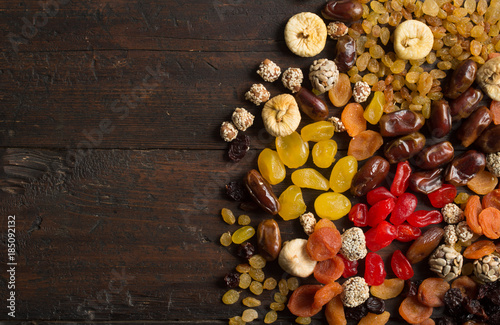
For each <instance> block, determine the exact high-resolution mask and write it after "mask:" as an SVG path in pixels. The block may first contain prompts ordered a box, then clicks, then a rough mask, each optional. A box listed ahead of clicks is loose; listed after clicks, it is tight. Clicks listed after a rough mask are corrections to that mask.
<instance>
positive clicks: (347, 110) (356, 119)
mask: <svg viewBox="0 0 500 325" xmlns="http://www.w3.org/2000/svg"><path fill="white" fill-rule="evenodd" d="M364 112H365V111H364V109H363V106H361V104H358V103H350V104H348V105H347V106H346V107H344V110H343V111H342V115H341V117H340V119H341V120H342V123H343V124H344V126H345V129H346V131H347V134H349V136H351V137H354V136H356V135H358V134H359V133H361V132H363V131H365V130H366V120H365V117H364V116H363V113H364Z"/></svg>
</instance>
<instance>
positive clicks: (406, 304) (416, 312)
mask: <svg viewBox="0 0 500 325" xmlns="http://www.w3.org/2000/svg"><path fill="white" fill-rule="evenodd" d="M432 311H433V308H432V307H428V306H426V305H423V304H421V303H420V302H419V301H418V299H417V297H416V296H410V297H406V298H405V299H404V300H403V302H402V303H401V305H400V306H399V314H400V315H401V317H403V319H404V320H405V321H407V322H408V323H411V324H418V323H421V322H423V321H424V320H426V319H427V318H429V317H431V315H432Z"/></svg>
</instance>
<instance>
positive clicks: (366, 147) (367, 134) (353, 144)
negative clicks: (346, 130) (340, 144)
mask: <svg viewBox="0 0 500 325" xmlns="http://www.w3.org/2000/svg"><path fill="white" fill-rule="evenodd" d="M383 143H384V139H382V136H381V135H380V133H378V132H375V131H372V130H366V131H362V132H360V133H358V135H356V136H355V137H353V138H352V139H351V141H350V142H349V148H348V150H347V154H348V155H349V156H353V157H354V158H356V160H358V161H359V160H365V159H368V158H370V157H371V156H373V155H374V154H375V152H376V151H377V150H378V149H379V148H380V147H381V146H382V144H383Z"/></svg>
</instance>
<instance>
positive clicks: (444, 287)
mask: <svg viewBox="0 0 500 325" xmlns="http://www.w3.org/2000/svg"><path fill="white" fill-rule="evenodd" d="M449 289H450V284H449V283H448V282H446V281H445V280H444V279H441V278H427V279H425V280H424V281H422V283H421V284H420V286H419V287H418V293H417V298H418V301H419V302H421V303H422V304H424V305H426V306H429V307H441V306H444V294H445V293H446V291H448V290H449Z"/></svg>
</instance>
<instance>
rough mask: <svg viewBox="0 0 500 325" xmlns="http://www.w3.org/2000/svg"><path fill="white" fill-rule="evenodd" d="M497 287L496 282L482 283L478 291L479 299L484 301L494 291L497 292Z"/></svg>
mask: <svg viewBox="0 0 500 325" xmlns="http://www.w3.org/2000/svg"><path fill="white" fill-rule="evenodd" d="M495 289H496V285H495V283H494V282H487V283H482V284H480V285H479V287H478V291H477V299H483V298H484V297H486V296H488V294H489V293H490V292H492V291H495Z"/></svg>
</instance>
